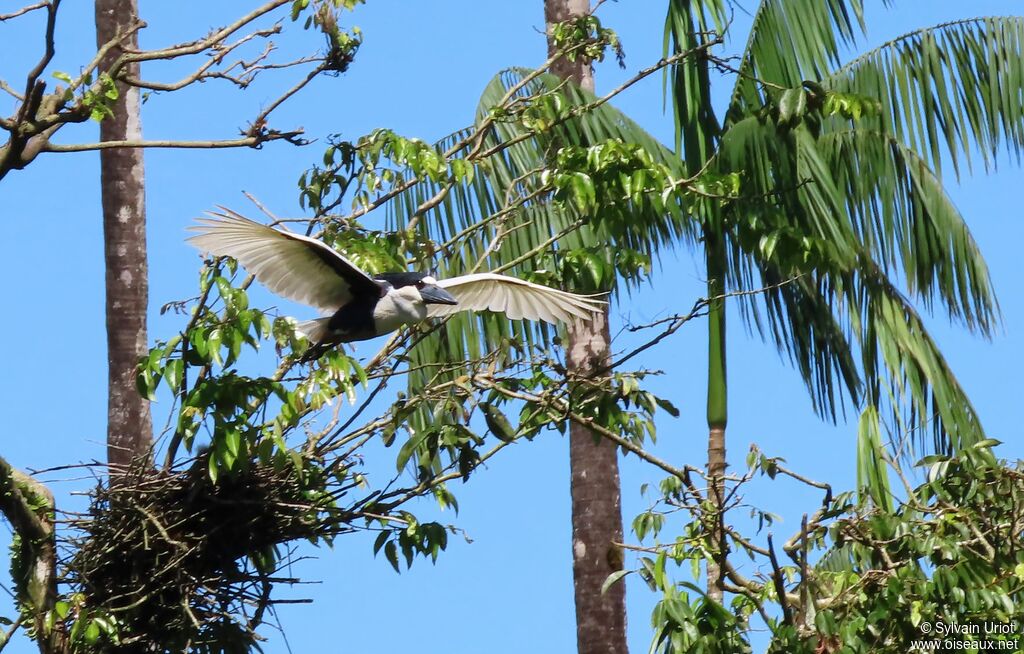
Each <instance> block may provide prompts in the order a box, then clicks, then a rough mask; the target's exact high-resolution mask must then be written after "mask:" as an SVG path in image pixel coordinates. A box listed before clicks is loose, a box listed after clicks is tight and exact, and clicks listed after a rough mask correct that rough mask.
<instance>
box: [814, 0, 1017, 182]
mask: <svg viewBox="0 0 1024 654" xmlns="http://www.w3.org/2000/svg"><path fill="white" fill-rule="evenodd" d="M816 79H817V78H816ZM821 80H822V84H823V86H825V87H826V88H828V89H830V90H833V91H840V92H850V93H858V94H864V95H868V96H871V97H873V98H876V99H877V100H879V101H880V102H881V103H882V112H881V115H880V116H879V118H877V119H876V120H877V121H878V124H877V125H874V126H873V127H874V128H875V129H879V130H883V131H885V132H887V133H890V134H893V135H895V136H896V138H897V139H898V140H899V141H900V142H901V143H904V144H906V145H907V146H908V147H909V148H910V149H911V150H913V151H915V152H919V153H922V154H924V155H926V156H927V157H928V161H929V164H930V165H931V167H932V168H933V169H934V170H935V171H936V172H937V173H938V174H939V176H941V171H942V160H943V153H944V152H945V153H948V156H949V157H950V160H951V161H952V164H953V167H954V171H955V173H956V174H957V175H959V174H960V172H961V171H960V165H961V161H964V162H966V163H967V165H968V169H969V167H970V162H971V160H970V155H971V153H972V151H973V150H975V149H976V151H977V152H979V153H980V154H981V157H982V162H983V164H984V167H985V169H986V170H988V169H989V167H991V166H992V165H994V163H995V161H996V157H997V155H998V153H999V152H1000V150H1004V151H1006V152H1009V153H1010V154H1011V155H1013V157H1014V158H1015V159H1016V161H1017V162H1018V163H1019V162H1020V155H1021V149H1022V148H1024V17H1020V16H1009V17H990V18H972V19H966V20H959V21H955V22H950V23H945V24H942V25H937V26H935V27H930V28H926V29H920V30H915V31H913V32H910V33H907V34H904V35H902V36H900V37H898V38H896V39H893V40H891V41H889V42H887V43H885V44H883V45H882V46H880V47H878V48H876V49H874V50H871V51H870V52H867V53H865V54H864V55H861V56H860V57H857V58H856V59H854V60H852V61H851V62H850V63H848V64H846V65H845V66H842V67H841V68H838V69H836V70H835V71H834V72H831V73H828V74H826V75H824V76H823V77H822V78H821Z"/></svg>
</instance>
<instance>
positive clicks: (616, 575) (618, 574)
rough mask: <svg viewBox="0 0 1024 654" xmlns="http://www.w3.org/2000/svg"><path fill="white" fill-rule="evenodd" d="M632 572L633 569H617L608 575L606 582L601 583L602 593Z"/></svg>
mask: <svg viewBox="0 0 1024 654" xmlns="http://www.w3.org/2000/svg"><path fill="white" fill-rule="evenodd" d="M631 572H632V570H616V571H615V572H613V573H611V574H610V575H608V578H607V579H605V580H604V583H602V584H601V594H602V595H604V594H605V593H606V592H608V589H609V588H611V587H612V584H614V583H615V582H617V581H618V580H620V579H622V578H623V577H625V576H626V575H628V574H629V573H631Z"/></svg>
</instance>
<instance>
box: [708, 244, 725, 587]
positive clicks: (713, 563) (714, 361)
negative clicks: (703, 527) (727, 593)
mask: <svg viewBox="0 0 1024 654" xmlns="http://www.w3.org/2000/svg"><path fill="white" fill-rule="evenodd" d="M704 248H705V256H706V257H707V274H708V298H709V299H711V304H710V305H709V306H708V407H707V418H708V468H707V474H708V499H709V500H710V501H711V503H712V504H713V505H714V506H715V507H716V509H717V515H716V516H715V520H714V525H713V528H712V530H711V540H712V542H713V543H714V547H715V549H716V550H717V552H716V554H715V558H714V560H709V561H708V562H707V572H708V596H709V597H711V598H712V599H714V600H716V601H718V602H719V603H721V601H722V596H723V592H722V568H723V567H724V563H725V556H726V542H725V531H724V529H723V522H724V519H725V516H724V515H723V514H722V509H723V504H724V498H725V427H726V423H727V422H728V418H729V412H728V401H727V400H728V393H727V390H728V386H727V384H726V375H725V373H726V366H725V298H723V297H722V295H724V293H725V265H726V263H725V250H724V248H723V246H722V243H721V240H720V238H719V237H718V236H717V235H716V234H715V233H714V232H713V231H711V230H705V235H704ZM716 298H717V299H716Z"/></svg>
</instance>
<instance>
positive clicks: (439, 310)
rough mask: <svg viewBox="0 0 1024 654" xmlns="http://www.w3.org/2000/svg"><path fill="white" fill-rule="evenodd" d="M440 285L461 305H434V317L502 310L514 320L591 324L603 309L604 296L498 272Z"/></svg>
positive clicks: (431, 307) (429, 306)
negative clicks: (596, 314)
mask: <svg viewBox="0 0 1024 654" xmlns="http://www.w3.org/2000/svg"><path fill="white" fill-rule="evenodd" d="M437 285H438V286H440V287H441V288H443V289H445V290H446V291H448V292H449V293H451V294H452V295H454V296H455V299H457V300H458V301H459V303H458V304H457V305H451V304H431V305H428V307H427V311H428V315H429V316H430V317H432V318H433V317H437V316H447V315H449V314H452V313H455V312H457V311H499V312H502V313H504V314H505V315H506V316H508V317H509V318H510V319H512V320H523V319H526V320H543V321H545V322H549V323H552V324H556V323H559V322H566V323H567V322H570V321H572V320H574V319H576V320H581V321H587V320H590V319H591V318H592V317H593V316H594V314H595V313H598V312H600V311H601V310H603V308H604V305H605V302H604V301H602V300H601V299H599V298H600V297H601V296H595V295H576V294H575V293H569V292H566V291H560V290H558V289H557V288H549V287H547V286H542V285H540V284H534V283H533V282H528V281H526V280H523V279H518V278H516V277H508V276H506V275H499V274H497V273H475V274H472V275H462V276H461V277H452V278H450V279H442V280H439V281H438V282H437Z"/></svg>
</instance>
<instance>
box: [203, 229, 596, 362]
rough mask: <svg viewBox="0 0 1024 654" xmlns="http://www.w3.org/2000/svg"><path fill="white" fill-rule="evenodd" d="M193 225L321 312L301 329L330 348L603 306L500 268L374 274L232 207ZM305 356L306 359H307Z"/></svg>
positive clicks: (318, 346) (213, 249) (575, 315)
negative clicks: (408, 328) (485, 318)
mask: <svg viewBox="0 0 1024 654" xmlns="http://www.w3.org/2000/svg"><path fill="white" fill-rule="evenodd" d="M198 223H199V224H198V225H195V226H193V227H190V228H189V229H190V230H191V231H194V232H197V233H196V235H195V236H191V237H189V238H188V242H190V243H191V244H192V245H194V246H195V247H196V248H198V249H199V250H200V251H202V252H206V253H209V254H212V255H215V256H228V257H232V258H234V259H236V260H237V261H238V263H240V264H241V265H242V266H243V267H244V268H245V269H246V270H248V271H249V272H250V273H252V274H253V275H255V277H256V279H257V280H259V281H260V283H262V284H263V285H264V286H266V287H267V288H268V289H270V290H271V291H273V292H274V293H276V294H277V295H280V296H282V297H285V298H288V299H289V300H294V301H296V302H301V303H302V304H308V305H310V306H312V307H315V308H317V309H319V310H320V311H322V312H323V313H324V314H325V317H324V318H317V319H315V320H308V321H305V322H300V323H298V325H296V330H297V331H298V332H300V333H301V334H303V335H304V336H305V337H306V338H307V339H308V340H309V341H310V343H312V344H313V347H312V348H311V349H310V352H311V353H312V352H316V353H322V352H323V351H324V349H325V348H327V347H330V346H334V345H337V344H339V343H349V342H352V341H361V340H366V339H370V338H375V337H377V336H381V335H384V334H387V333H389V332H393V331H395V330H396V329H398V328H399V327H401V326H403V325H412V324H415V323H418V322H421V321H423V320H426V319H428V318H436V317H442V316H447V315H450V314H453V313H455V312H457V311H496V312H500V313H504V314H505V315H506V316H507V317H508V318H510V319H512V320H523V319H526V320H543V321H545V322H548V323H551V324H558V323H568V322H571V321H573V320H578V321H588V320H590V319H592V318H593V316H594V315H595V314H596V313H599V312H600V311H602V310H603V308H604V304H605V303H604V301H602V300H600V299H598V297H599V296H593V295H577V294H575V293H568V292H566V291H561V290H558V289H555V288H550V287H547V286H542V285H540V284H534V283H532V282H528V281H525V280H522V279H518V278H516V277H510V276H508V275H500V274H497V273H487V272H485V273H472V274H469V275H460V276H459V277H451V278H448V279H435V278H433V277H431V276H430V275H428V274H425V273H420V272H394V273H382V274H379V275H369V274H367V273H366V272H364V271H363V270H360V269H359V267H358V266H356V265H355V264H353V263H352V262H351V261H349V260H348V259H346V258H345V257H343V256H342V255H341V254H340V253H338V252H337V251H335V250H334V249H333V248H331V247H330V246H328V245H327V244H326V243H323V242H321V241H318V240H316V239H314V238H310V237H308V236H301V235H299V234H293V233H291V232H286V231H282V230H278V229H274V228H273V227H269V226H267V225H263V224H261V223H258V222H255V221H252V220H249V219H248V218H245V217H244V216H241V215H239V214H237V213H235V212H234V211H231V210H229V209H225V210H224V212H223V213H210V214H208V217H205V218H200V219H198ZM304 358H306V357H304Z"/></svg>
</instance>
